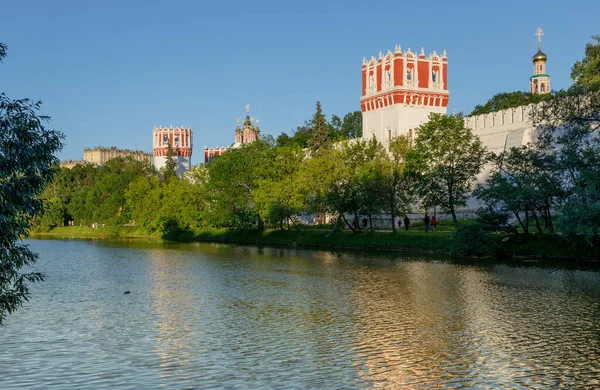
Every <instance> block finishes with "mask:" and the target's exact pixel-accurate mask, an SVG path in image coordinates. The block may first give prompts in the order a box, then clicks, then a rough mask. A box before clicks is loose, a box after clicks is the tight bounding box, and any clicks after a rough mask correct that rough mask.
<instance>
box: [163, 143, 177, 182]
mask: <svg viewBox="0 0 600 390" xmlns="http://www.w3.org/2000/svg"><path fill="white" fill-rule="evenodd" d="M161 174H162V177H163V179H164V180H165V181H169V180H172V179H174V178H176V177H177V154H176V153H175V150H173V147H172V146H171V142H169V143H168V148H167V161H166V163H165V166H164V167H162V168H161Z"/></svg>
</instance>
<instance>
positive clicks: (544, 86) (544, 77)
mask: <svg viewBox="0 0 600 390" xmlns="http://www.w3.org/2000/svg"><path fill="white" fill-rule="evenodd" d="M535 35H537V37H538V38H537V41H538V51H537V53H535V55H534V56H533V58H532V61H533V76H531V77H530V78H529V92H531V93H537V94H542V93H550V76H548V74H546V61H547V60H548V56H547V55H546V54H544V52H543V51H542V36H543V35H544V31H543V30H542V29H541V28H539V27H538V29H537V31H536V33H535Z"/></svg>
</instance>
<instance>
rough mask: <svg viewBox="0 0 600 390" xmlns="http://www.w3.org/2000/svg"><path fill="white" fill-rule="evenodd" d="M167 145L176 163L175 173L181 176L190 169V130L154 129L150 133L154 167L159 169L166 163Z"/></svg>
mask: <svg viewBox="0 0 600 390" xmlns="http://www.w3.org/2000/svg"><path fill="white" fill-rule="evenodd" d="M169 145H171V148H172V149H173V153H174V158H175V160H176V162H177V168H176V172H177V175H179V176H181V175H182V174H183V172H185V171H187V170H189V169H190V167H191V159H192V129H191V128H190V127H183V126H181V127H175V128H173V126H170V127H162V126H159V127H155V128H154V130H153V131H152V148H153V150H154V161H153V162H154V167H156V169H161V168H162V167H164V166H165V165H166V163H167V157H168V153H169Z"/></svg>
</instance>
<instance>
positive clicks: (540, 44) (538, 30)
mask: <svg viewBox="0 0 600 390" xmlns="http://www.w3.org/2000/svg"><path fill="white" fill-rule="evenodd" d="M535 35H537V37H538V50H539V49H540V48H541V47H542V37H543V36H544V30H542V29H541V28H540V27H538V29H537V30H536V32H535Z"/></svg>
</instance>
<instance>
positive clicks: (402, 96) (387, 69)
mask: <svg viewBox="0 0 600 390" xmlns="http://www.w3.org/2000/svg"><path fill="white" fill-rule="evenodd" d="M449 97H450V94H449V92H448V59H447V57H446V51H445V50H444V52H443V54H442V55H441V56H440V55H439V54H438V53H437V51H433V52H432V53H429V54H426V53H425V48H421V50H420V52H418V53H416V52H413V51H412V50H411V49H410V48H408V49H407V50H405V51H402V47H401V46H400V45H396V46H395V47H394V51H393V52H392V51H391V50H388V51H387V53H386V54H385V55H383V52H380V53H379V58H375V57H371V60H369V61H367V59H366V58H363V61H362V93H361V99H360V105H361V110H362V112H363V137H375V138H377V139H379V140H381V141H383V142H385V141H386V140H388V139H390V138H392V137H394V136H397V135H404V134H408V135H410V134H411V133H412V130H413V129H414V128H416V127H417V126H418V125H420V124H421V123H424V122H426V121H427V119H428V116H429V114H430V113H431V112H437V113H444V114H445V113H446V107H447V106H448V101H449Z"/></svg>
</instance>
